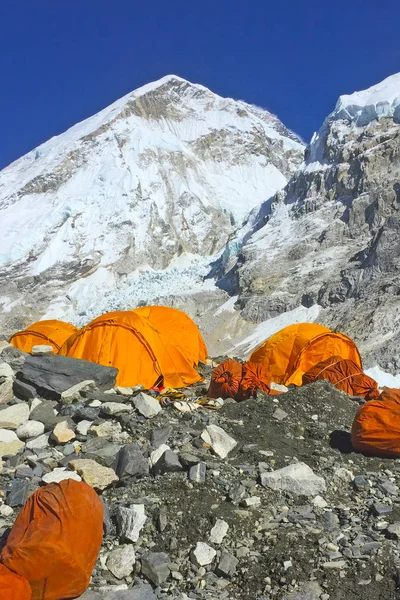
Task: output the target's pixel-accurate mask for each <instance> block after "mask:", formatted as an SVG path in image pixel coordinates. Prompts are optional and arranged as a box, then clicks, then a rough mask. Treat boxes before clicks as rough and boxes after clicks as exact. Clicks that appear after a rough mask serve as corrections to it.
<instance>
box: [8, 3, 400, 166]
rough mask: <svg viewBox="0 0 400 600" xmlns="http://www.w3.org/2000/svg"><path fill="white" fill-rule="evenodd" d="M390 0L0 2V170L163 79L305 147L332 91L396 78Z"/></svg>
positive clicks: (396, 12)
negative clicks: (275, 126) (197, 90)
mask: <svg viewBox="0 0 400 600" xmlns="http://www.w3.org/2000/svg"><path fill="white" fill-rule="evenodd" d="M399 22H400V2H398V0H389V1H385V0H382V1H381V2H376V1H375V2H372V1H371V0H364V1H360V0H347V1H344V0H335V2H326V1H325V0H318V1H317V0H301V1H296V0H286V1H285V0H281V1H280V2H271V1H268V0H246V1H243V0H242V1H240V2H239V1H238V0H230V1H229V2H228V0H192V1H191V2H190V0H189V1H187V0H186V1H184V0H169V1H168V2H166V1H165V0H147V1H144V2H139V1H137V0H136V1H135V0H113V1H111V0H68V1H67V0H37V1H36V2H35V1H32V0H4V1H3V2H2V3H1V7H0V77H1V79H0V81H1V93H0V135H1V137H0V139H1V144H0V168H2V167H4V166H6V165H7V164H8V163H10V162H11V161H13V160H15V159H16V158H18V157H19V156H21V155H23V154H25V153H26V152H28V151H29V150H31V149H32V148H34V147H35V146H37V145H38V144H40V143H42V142H44V141H46V140H47V139H48V138H50V137H51V136H53V135H57V134H59V133H61V132H62V131H64V130H65V129H67V128H68V127H70V126H71V125H73V124H75V123H76V122H78V121H81V120H83V119H84V118H86V117H88V116H90V115H92V114H94V113H95V112H97V111H98V110H100V109H102V108H104V107H105V106H107V105H108V104H110V103H111V102H113V101H114V100H116V99H117V98H119V97H121V96H123V95H124V94H126V93H128V92H129V91H132V90H134V89H135V88H136V87H139V86H140V85H143V84H144V83H147V82H149V81H153V80H155V79H158V78H160V77H162V76H164V75H166V74H170V73H174V74H177V75H180V76H181V77H184V78H186V79H189V80H190V81H193V82H198V83H202V84H203V85H205V86H207V87H209V88H211V89H212V90H213V91H215V92H217V93H219V94H221V95H223V96H231V97H233V98H240V99H243V100H246V101H248V102H251V103H254V104H257V105H259V106H263V107H265V108H267V109H268V110H270V111H272V112H274V113H275V114H277V115H278V116H279V118H280V119H281V120H282V121H283V122H284V123H285V125H287V126H288V127H290V128H291V129H293V130H294V131H295V132H297V133H298V134H300V135H301V136H302V137H303V138H304V139H305V140H306V141H308V140H309V139H310V137H311V135H312V133H313V131H314V130H315V129H317V128H318V127H319V126H320V124H321V122H322V121H323V119H324V117H325V116H326V115H327V114H328V113H329V112H330V111H331V110H332V109H333V107H334V104H335V102H336V99H337V97H338V96H339V95H340V94H343V93H351V92H353V91H354V90H358V89H364V88H365V87H368V86H370V85H372V84H374V83H376V82H378V81H380V80H382V79H384V78H385V77H387V76H388V75H391V74H393V73H395V72H398V71H400V43H399Z"/></svg>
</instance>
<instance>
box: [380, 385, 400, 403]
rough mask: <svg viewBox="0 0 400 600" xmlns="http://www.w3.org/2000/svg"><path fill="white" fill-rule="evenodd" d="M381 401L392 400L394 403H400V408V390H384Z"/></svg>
mask: <svg viewBox="0 0 400 600" xmlns="http://www.w3.org/2000/svg"><path fill="white" fill-rule="evenodd" d="M379 400H391V401H392V402H396V403H398V404H399V406H400V390H398V389H397V388H384V390H383V392H382V393H381V395H380V397H379Z"/></svg>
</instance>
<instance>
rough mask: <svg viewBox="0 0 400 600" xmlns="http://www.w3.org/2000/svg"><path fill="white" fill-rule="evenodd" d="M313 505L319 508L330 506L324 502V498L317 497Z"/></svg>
mask: <svg viewBox="0 0 400 600" xmlns="http://www.w3.org/2000/svg"><path fill="white" fill-rule="evenodd" d="M313 504H314V506H316V507H317V508H326V507H327V506H328V503H327V501H326V500H324V499H323V497H322V496H315V498H314V499H313Z"/></svg>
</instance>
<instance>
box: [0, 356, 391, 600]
mask: <svg viewBox="0 0 400 600" xmlns="http://www.w3.org/2000/svg"><path fill="white" fill-rule="evenodd" d="M26 356H27V355H24V354H22V353H20V352H19V351H17V350H15V349H13V348H11V347H9V346H8V347H7V346H5V347H4V348H3V349H1V346H0V403H1V406H0V451H1V454H2V457H3V465H2V471H1V477H0V496H1V497H0V520H1V523H0V526H1V531H2V534H3V543H4V542H5V540H6V538H7V533H8V531H9V528H10V527H12V525H13V522H14V520H15V518H16V516H17V514H18V511H19V509H20V507H21V506H22V504H23V503H24V501H25V499H26V498H27V496H28V495H29V494H30V493H31V492H32V491H33V490H35V489H37V488H38V487H39V486H40V485H45V484H46V483H48V482H50V481H57V480H60V479H61V478H63V477H74V478H82V479H83V480H85V481H86V482H87V483H89V484H90V485H92V486H93V487H94V488H95V489H96V490H97V491H98V493H99V494H101V497H102V499H103V500H104V502H105V505H106V506H107V508H108V510H106V517H105V523H104V528H105V536H104V541H103V546H102V549H101V552H100V556H99V559H98V561H97V565H96V568H95V570H94V572H93V577H92V582H91V586H90V590H89V591H87V592H86V593H85V594H84V595H83V596H82V598H84V600H157V599H158V600H164V599H165V600H167V599H174V600H187V598H191V599H193V600H206V599H227V600H228V599H229V600H235V599H240V600H266V599H268V600H272V599H274V600H275V599H276V600H342V599H346V600H361V599H364V598H366V597H368V598H369V600H378V599H379V600H391V599H395V598H398V597H399V592H400V581H399V573H400V571H399V568H400V541H399V540H400V491H399V487H398V482H399V480H400V463H398V462H397V461H396V460H392V459H386V460H383V459H377V458H371V457H364V456H362V455H359V454H356V453H355V452H354V451H353V450H352V448H351V443H350V436H349V431H350V428H351V424H352V420H353V418H354V414H355V411H356V409H357V407H358V404H359V401H360V399H354V398H351V397H349V396H347V395H346V394H344V393H342V392H339V391H337V390H336V389H335V388H333V387H331V386H330V385H329V384H328V383H326V382H318V383H315V384H312V385H309V386H306V387H304V388H296V389H292V390H289V391H288V392H287V393H286V394H283V395H281V396H265V395H263V394H260V395H259V396H258V397H257V399H253V400H249V401H247V402H243V403H236V402H234V401H233V400H225V402H224V403H223V406H222V407H221V408H218V409H217V408H215V407H214V408H210V407H208V408H206V407H200V408H197V409H196V410H190V408H193V407H194V406H195V405H194V404H193V402H190V401H189V402H181V404H180V405H178V407H179V409H180V410H178V408H176V407H175V406H174V405H169V406H163V407H162V408H161V407H160V404H159V403H158V402H157V401H155V400H154V398H152V397H150V396H149V395H148V394H147V393H143V392H141V391H140V390H137V389H136V390H131V389H124V388H122V389H119V388H116V389H114V388H113V384H111V385H110V381H112V379H113V377H115V373H114V370H112V369H107V368H105V367H98V366H97V365H94V366H93V368H92V367H90V369H89V370H88V371H87V372H84V369H83V368H80V369H78V371H77V370H76V369H77V367H76V363H77V362H79V363H81V364H82V363H84V361H73V359H65V358H64V357H52V358H51V357H50V358H49V359H47V357H30V358H29V359H26ZM46 360H50V362H47V363H46ZM1 361H2V362H1ZM51 361H53V362H51ZM71 361H72V362H71ZM50 363H51V365H52V369H53V371H51V372H50V369H49V368H47V367H48V366H49V364H50ZM46 364H47V367H46ZM84 364H87V363H84ZM74 365H75V366H74ZM81 366H82V365H81ZM46 368H47V370H46ZM55 371H56V373H55ZM210 373H211V367H209V366H204V367H203V374H204V376H205V382H204V383H203V384H199V385H197V386H194V387H193V388H191V389H189V390H186V391H185V394H186V395H187V398H188V400H193V399H194V398H195V397H202V396H204V394H205V391H206V389H207V384H208V381H207V380H208V379H209V376H210ZM88 380H91V381H92V383H90V381H89V383H88ZM82 382H84V383H82ZM71 388H72V389H71ZM106 392H107V393H106ZM184 409H186V412H183V411H184Z"/></svg>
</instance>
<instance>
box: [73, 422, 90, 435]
mask: <svg viewBox="0 0 400 600" xmlns="http://www.w3.org/2000/svg"><path fill="white" fill-rule="evenodd" d="M92 423H93V421H80V422H79V423H78V425H77V426H76V430H77V432H78V433H79V434H80V435H87V433H88V430H89V427H90V426H91V425H92Z"/></svg>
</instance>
